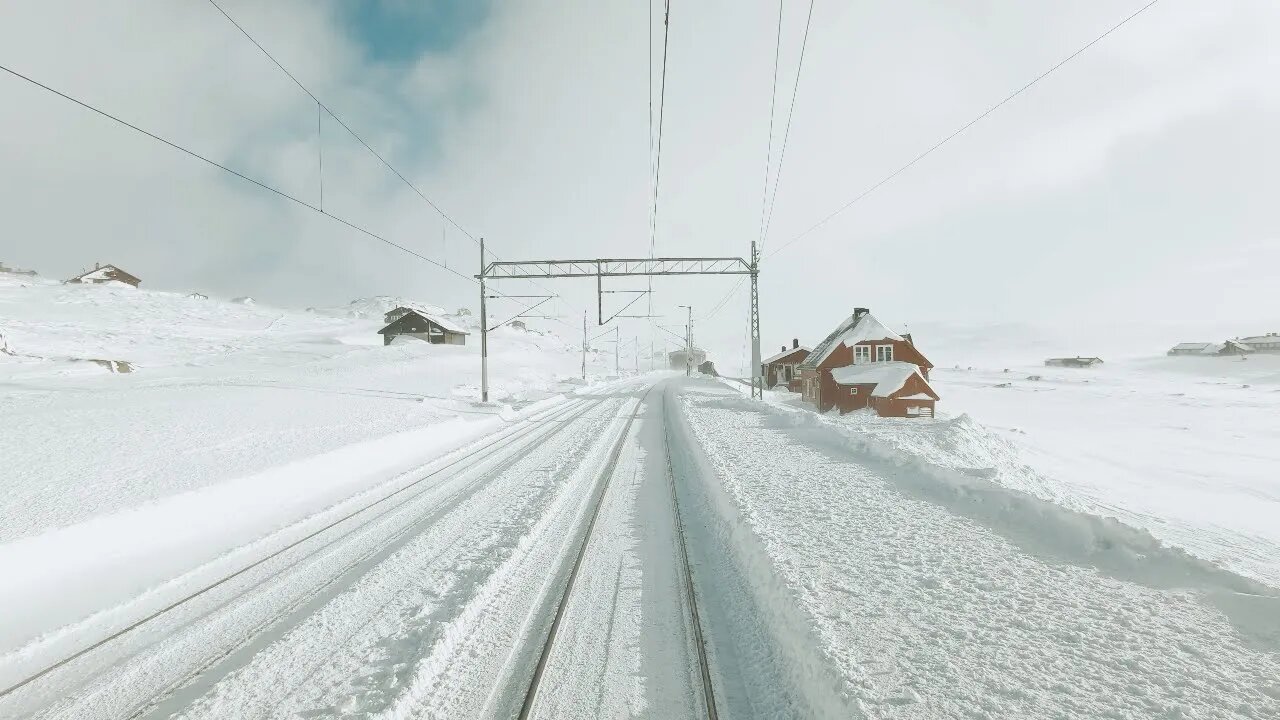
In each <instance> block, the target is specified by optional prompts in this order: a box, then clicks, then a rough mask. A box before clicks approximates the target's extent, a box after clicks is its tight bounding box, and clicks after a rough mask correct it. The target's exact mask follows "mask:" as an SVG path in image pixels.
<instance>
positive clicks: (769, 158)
mask: <svg viewBox="0 0 1280 720" xmlns="http://www.w3.org/2000/svg"><path fill="white" fill-rule="evenodd" d="M781 54H782V0H778V31H777V34H776V35H775V36H774V39H773V84H771V85H770V86H769V142H768V143H767V144H766V149H765V154H764V188H763V189H762V190H761V191H760V242H761V243H763V242H764V216H765V211H767V210H768V209H769V166H770V165H772V164H773V115H774V109H775V107H776V106H777V104H778V58H779V56H780V55H781Z"/></svg>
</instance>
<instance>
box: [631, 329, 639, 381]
mask: <svg viewBox="0 0 1280 720" xmlns="http://www.w3.org/2000/svg"><path fill="white" fill-rule="evenodd" d="M633 342H635V344H636V374H637V375H639V374H640V336H639V335H637V336H635V338H634V340H633Z"/></svg>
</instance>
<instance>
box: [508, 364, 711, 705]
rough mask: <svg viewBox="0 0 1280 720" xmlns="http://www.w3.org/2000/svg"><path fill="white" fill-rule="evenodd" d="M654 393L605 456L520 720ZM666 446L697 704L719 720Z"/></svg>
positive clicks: (532, 701)
mask: <svg viewBox="0 0 1280 720" xmlns="http://www.w3.org/2000/svg"><path fill="white" fill-rule="evenodd" d="M652 392H653V388H650V389H649V391H647V392H646V393H645V395H644V396H643V397H641V398H640V400H639V401H637V403H636V407H635V409H634V410H633V411H632V413H631V416H630V417H629V418H628V420H627V423H626V426H625V427H624V428H623V431H622V433H621V434H620V435H619V437H618V439H617V440H616V441H615V442H614V444H613V446H612V448H611V449H610V452H609V457H608V461H607V462H606V464H605V466H604V469H603V470H602V471H601V473H600V481H599V483H598V484H597V485H598V489H597V491H596V492H595V494H594V497H593V500H592V503H593V505H592V508H591V511H590V517H589V520H588V521H587V524H586V527H585V529H584V531H583V533H582V535H581V536H580V538H579V540H578V542H577V546H576V550H575V551H574V553H573V555H572V557H573V562H572V564H571V565H570V569H569V575H568V579H567V581H566V582H565V584H564V587H563V590H562V591H561V592H560V594H559V596H558V597H557V598H556V600H555V602H554V613H553V618H552V621H551V625H550V628H549V630H548V631H547V635H546V638H545V639H544V640H543V643H542V646H541V648H540V651H539V653H538V657H537V662H536V664H535V665H534V668H533V672H532V674H531V676H530V678H529V682H528V685H527V687H526V689H525V692H524V698H523V702H522V703H521V705H520V710H519V714H518V716H517V717H518V718H519V720H527V719H528V718H533V717H535V716H536V711H537V705H538V699H539V695H540V691H541V689H542V687H543V684H544V682H545V680H546V677H547V667H548V662H549V660H550V658H551V655H552V652H553V650H554V648H555V646H556V642H557V640H558V639H559V637H560V629H561V626H562V623H563V621H564V619H565V616H566V614H567V608H568V607H569V604H570V599H571V598H572V597H573V593H574V590H575V588H576V586H577V580H578V576H579V572H580V570H581V569H582V566H583V561H584V558H585V557H586V555H587V550H588V548H589V547H590V545H591V540H592V537H593V533H594V531H595V529H596V521H597V519H598V518H599V516H600V511H601V507H602V506H603V505H604V501H605V498H606V496H607V494H608V491H609V486H610V481H611V480H612V478H613V476H614V474H615V473H616V471H617V465H618V458H619V456H620V455H621V453H622V449H623V447H624V445H625V444H626V442H627V440H628V439H629V438H630V437H631V427H632V425H633V423H634V422H635V420H636V418H637V417H638V416H639V413H640V410H641V408H642V407H644V406H645V405H644V404H645V400H647V399H648V397H649V395H650V394H651V393H652ZM666 401H667V398H666V397H665V396H664V398H663V402H664V404H665V403H666ZM653 416H654V417H656V418H663V420H662V422H663V425H664V429H663V437H664V439H666V438H667V437H668V435H667V433H669V430H668V429H667V428H666V422H665V412H663V413H654V414H653ZM664 445H665V450H666V451H665V455H664V458H665V474H666V479H667V482H668V486H669V488H670V491H671V512H672V513H673V523H674V527H675V528H676V535H675V541H676V545H677V547H676V553H675V554H676V557H677V564H678V566H679V567H678V568H677V573H678V575H679V577H680V578H681V581H682V582H681V583H680V588H681V593H682V607H683V608H685V609H686V612H687V614H688V617H687V620H688V624H689V627H690V629H691V634H692V643H691V645H692V650H693V654H694V658H693V660H694V662H695V663H696V665H697V677H698V678H699V680H700V688H699V691H700V695H701V699H702V703H701V708H702V710H703V712H704V713H705V717H706V718H708V720H718V717H719V716H718V713H717V707H716V700H715V690H714V687H713V683H712V679H711V669H710V663H709V661H708V658H707V649H706V640H705V637H704V635H703V631H702V621H701V618H700V615H699V610H698V603H697V593H696V592H695V590H694V581H693V571H692V567H691V565H690V562H689V555H688V551H687V548H686V547H685V534H684V523H683V520H682V519H681V515H680V503H679V497H678V493H677V491H676V484H675V473H674V470H673V468H672V462H671V452H670V443H669V442H664Z"/></svg>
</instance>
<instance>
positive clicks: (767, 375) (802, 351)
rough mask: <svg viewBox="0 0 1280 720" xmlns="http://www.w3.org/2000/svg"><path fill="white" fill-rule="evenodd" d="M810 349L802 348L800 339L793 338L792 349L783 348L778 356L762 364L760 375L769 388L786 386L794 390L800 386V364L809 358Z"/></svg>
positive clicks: (784, 346) (769, 358) (765, 360)
mask: <svg viewBox="0 0 1280 720" xmlns="http://www.w3.org/2000/svg"><path fill="white" fill-rule="evenodd" d="M809 352H810V348H808V347H805V346H802V345H801V344H800V340H799V339H798V338H792V340H791V347H790V348H789V349H788V348H787V346H786V345H783V346H782V350H781V351H780V352H778V354H777V355H773V356H772V357H768V358H765V359H764V360H762V361H761V362H760V374H761V375H762V376H763V377H764V386H765V387H767V388H773V387H777V386H779V385H785V386H787V387H788V388H791V389H793V390H798V388H799V386H800V369H799V368H800V363H802V362H804V360H805V358H807V357H809Z"/></svg>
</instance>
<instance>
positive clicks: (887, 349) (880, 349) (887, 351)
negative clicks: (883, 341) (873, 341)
mask: <svg viewBox="0 0 1280 720" xmlns="http://www.w3.org/2000/svg"><path fill="white" fill-rule="evenodd" d="M891 360H893V346H892V345H877V346H876V362H890V361H891Z"/></svg>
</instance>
